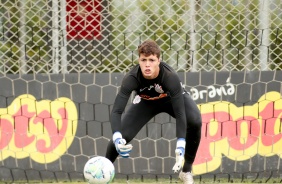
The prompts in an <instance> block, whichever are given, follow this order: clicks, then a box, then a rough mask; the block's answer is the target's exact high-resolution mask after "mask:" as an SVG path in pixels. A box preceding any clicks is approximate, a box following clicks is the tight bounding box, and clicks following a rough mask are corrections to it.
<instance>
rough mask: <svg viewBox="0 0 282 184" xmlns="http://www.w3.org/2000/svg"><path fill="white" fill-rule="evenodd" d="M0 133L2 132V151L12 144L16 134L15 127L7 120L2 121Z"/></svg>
mask: <svg viewBox="0 0 282 184" xmlns="http://www.w3.org/2000/svg"><path fill="white" fill-rule="evenodd" d="M0 131H1V136H0V150H2V149H3V148H5V147H6V146H8V144H9V143H10V141H11V139H12V137H13V134H14V127H13V125H12V123H11V122H9V121H8V120H6V119H4V118H3V119H2V118H1V119H0Z"/></svg>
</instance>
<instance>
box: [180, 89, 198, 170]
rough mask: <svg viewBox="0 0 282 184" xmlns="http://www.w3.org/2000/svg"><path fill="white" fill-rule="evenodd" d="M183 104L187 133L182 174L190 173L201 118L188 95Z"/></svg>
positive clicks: (185, 95)
mask: <svg viewBox="0 0 282 184" xmlns="http://www.w3.org/2000/svg"><path fill="white" fill-rule="evenodd" d="M184 104H185V111H186V121H187V131H186V149H185V155H184V158H185V162H184V165H183V169H182V171H183V172H191V171H192V164H193V162H194V160H195V157H196V154H197V150H198V147H199V144H200V140H201V130H202V117H201V113H200V110H199V108H198V106H197V104H196V103H195V102H194V100H193V99H192V98H191V96H190V95H189V94H184Z"/></svg>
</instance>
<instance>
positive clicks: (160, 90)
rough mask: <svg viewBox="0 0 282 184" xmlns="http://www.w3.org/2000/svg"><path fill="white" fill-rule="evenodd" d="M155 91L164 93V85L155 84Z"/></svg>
mask: <svg viewBox="0 0 282 184" xmlns="http://www.w3.org/2000/svg"><path fill="white" fill-rule="evenodd" d="M155 91H156V92H158V93H164V90H163V89H162V86H160V85H159V84H155Z"/></svg>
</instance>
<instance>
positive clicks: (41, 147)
mask: <svg viewBox="0 0 282 184" xmlns="http://www.w3.org/2000/svg"><path fill="white" fill-rule="evenodd" d="M58 113H59V114H60V115H61V117H62V119H61V120H62V122H61V123H62V125H61V128H60V129H59V125H58V122H56V121H55V120H54V119H53V118H51V117H50V116H49V115H50V113H49V112H48V111H43V112H41V113H40V114H39V117H48V116H49V117H50V118H46V119H44V122H42V121H41V119H39V118H37V119H36V120H35V121H34V123H43V124H44V127H45V128H46V130H47V131H48V135H49V137H50V146H49V147H48V146H47V143H46V141H45V140H43V139H40V140H38V141H37V144H36V147H37V149H38V151H40V152H42V153H47V152H50V151H52V150H54V149H55V148H56V147H57V146H58V145H59V144H60V143H61V142H62V140H63V139H64V137H65V134H66V131H67V125H68V121H67V119H66V118H65V117H67V114H66V111H65V110H64V109H62V108H61V109H59V110H58Z"/></svg>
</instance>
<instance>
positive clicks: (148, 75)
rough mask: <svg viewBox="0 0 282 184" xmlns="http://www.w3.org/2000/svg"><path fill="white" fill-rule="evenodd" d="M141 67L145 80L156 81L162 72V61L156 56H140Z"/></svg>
mask: <svg viewBox="0 0 282 184" xmlns="http://www.w3.org/2000/svg"><path fill="white" fill-rule="evenodd" d="M139 65H140V68H141V71H142V74H143V77H144V78H145V79H154V78H156V77H157V76H158V75H159V72H160V67H159V65H160V59H159V58H158V57H157V56H156V55H150V56H145V55H144V54H140V57H139Z"/></svg>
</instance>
